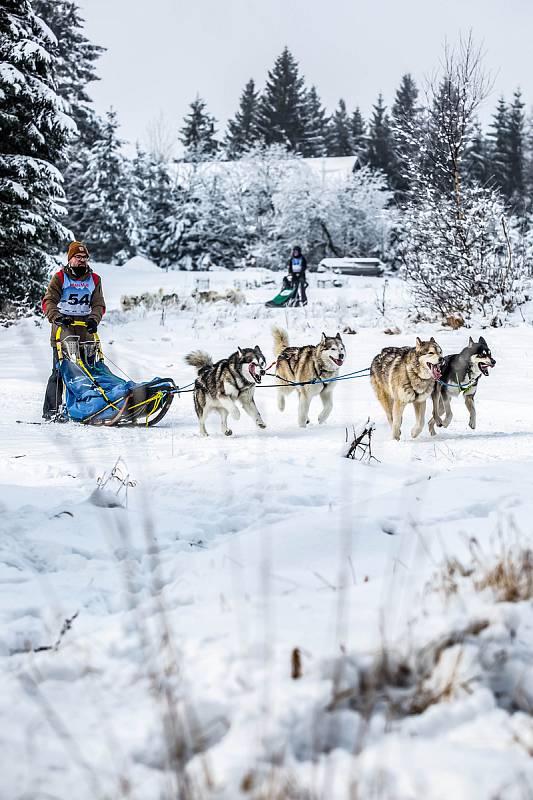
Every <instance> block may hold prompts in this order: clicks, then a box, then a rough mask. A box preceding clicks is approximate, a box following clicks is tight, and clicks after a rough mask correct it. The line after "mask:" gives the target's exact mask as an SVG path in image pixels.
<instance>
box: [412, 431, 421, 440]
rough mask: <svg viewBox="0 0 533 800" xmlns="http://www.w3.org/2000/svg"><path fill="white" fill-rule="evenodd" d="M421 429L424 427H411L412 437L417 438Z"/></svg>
mask: <svg viewBox="0 0 533 800" xmlns="http://www.w3.org/2000/svg"><path fill="white" fill-rule="evenodd" d="M421 430H422V428H411V437H412V438H413V439H416V437H417V436H419V435H420V431H421Z"/></svg>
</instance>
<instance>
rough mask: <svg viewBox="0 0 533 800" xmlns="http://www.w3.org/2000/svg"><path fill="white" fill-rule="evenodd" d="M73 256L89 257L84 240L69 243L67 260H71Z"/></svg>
mask: <svg viewBox="0 0 533 800" xmlns="http://www.w3.org/2000/svg"><path fill="white" fill-rule="evenodd" d="M73 256H87V258H89V251H88V250H87V248H86V247H85V245H84V244H83V242H71V243H70V244H69V246H68V254H67V261H70V259H71V258H72V257H73Z"/></svg>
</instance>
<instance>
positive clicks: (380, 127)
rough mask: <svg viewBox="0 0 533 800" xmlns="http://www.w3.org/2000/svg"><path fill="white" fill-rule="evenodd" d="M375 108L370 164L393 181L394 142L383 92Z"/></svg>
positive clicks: (372, 122) (369, 137)
mask: <svg viewBox="0 0 533 800" xmlns="http://www.w3.org/2000/svg"><path fill="white" fill-rule="evenodd" d="M373 108H374V111H373V113H372V117H371V119H370V123H369V126H368V150H367V154H368V165H369V166H370V167H372V168H373V169H379V170H381V171H382V172H383V173H384V174H385V175H387V177H388V178H389V181H390V182H392V179H393V175H394V168H395V157H394V143H393V138H392V130H391V123H390V119H389V115H388V114H387V106H386V105H385V104H384V102H383V96H382V95H381V94H380V95H379V96H378V100H377V103H376V104H375V106H374V107H373Z"/></svg>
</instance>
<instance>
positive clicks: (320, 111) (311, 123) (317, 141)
mask: <svg viewBox="0 0 533 800" xmlns="http://www.w3.org/2000/svg"><path fill="white" fill-rule="evenodd" d="M303 118H304V140H303V142H302V144H301V146H300V153H301V155H302V156H304V157H305V158H319V157H320V156H325V155H327V154H328V136H329V132H328V119H327V117H326V109H325V108H324V106H323V105H322V102H321V100H320V97H319V96H318V92H317V90H316V87H315V86H311V88H310V89H309V91H308V92H306V93H305V99H304V108H303Z"/></svg>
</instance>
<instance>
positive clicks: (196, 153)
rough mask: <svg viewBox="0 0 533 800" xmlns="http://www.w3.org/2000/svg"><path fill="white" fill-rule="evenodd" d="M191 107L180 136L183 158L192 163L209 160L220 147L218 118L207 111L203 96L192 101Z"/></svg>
mask: <svg viewBox="0 0 533 800" xmlns="http://www.w3.org/2000/svg"><path fill="white" fill-rule="evenodd" d="M190 109H191V110H190V112H189V114H188V115H187V116H186V117H185V119H184V121H183V127H182V128H181V129H180V136H179V139H180V142H181V143H182V145H183V147H184V156H183V160H184V161H189V162H192V163H199V162H201V161H209V160H210V159H211V158H213V156H214V155H215V153H216V152H217V151H218V148H219V143H218V141H217V140H216V138H215V135H216V130H215V124H216V120H215V118H214V117H213V116H211V114H209V113H208V112H207V106H206V102H205V100H202V98H201V97H196V98H195V99H194V100H193V101H192V103H191V104H190Z"/></svg>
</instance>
